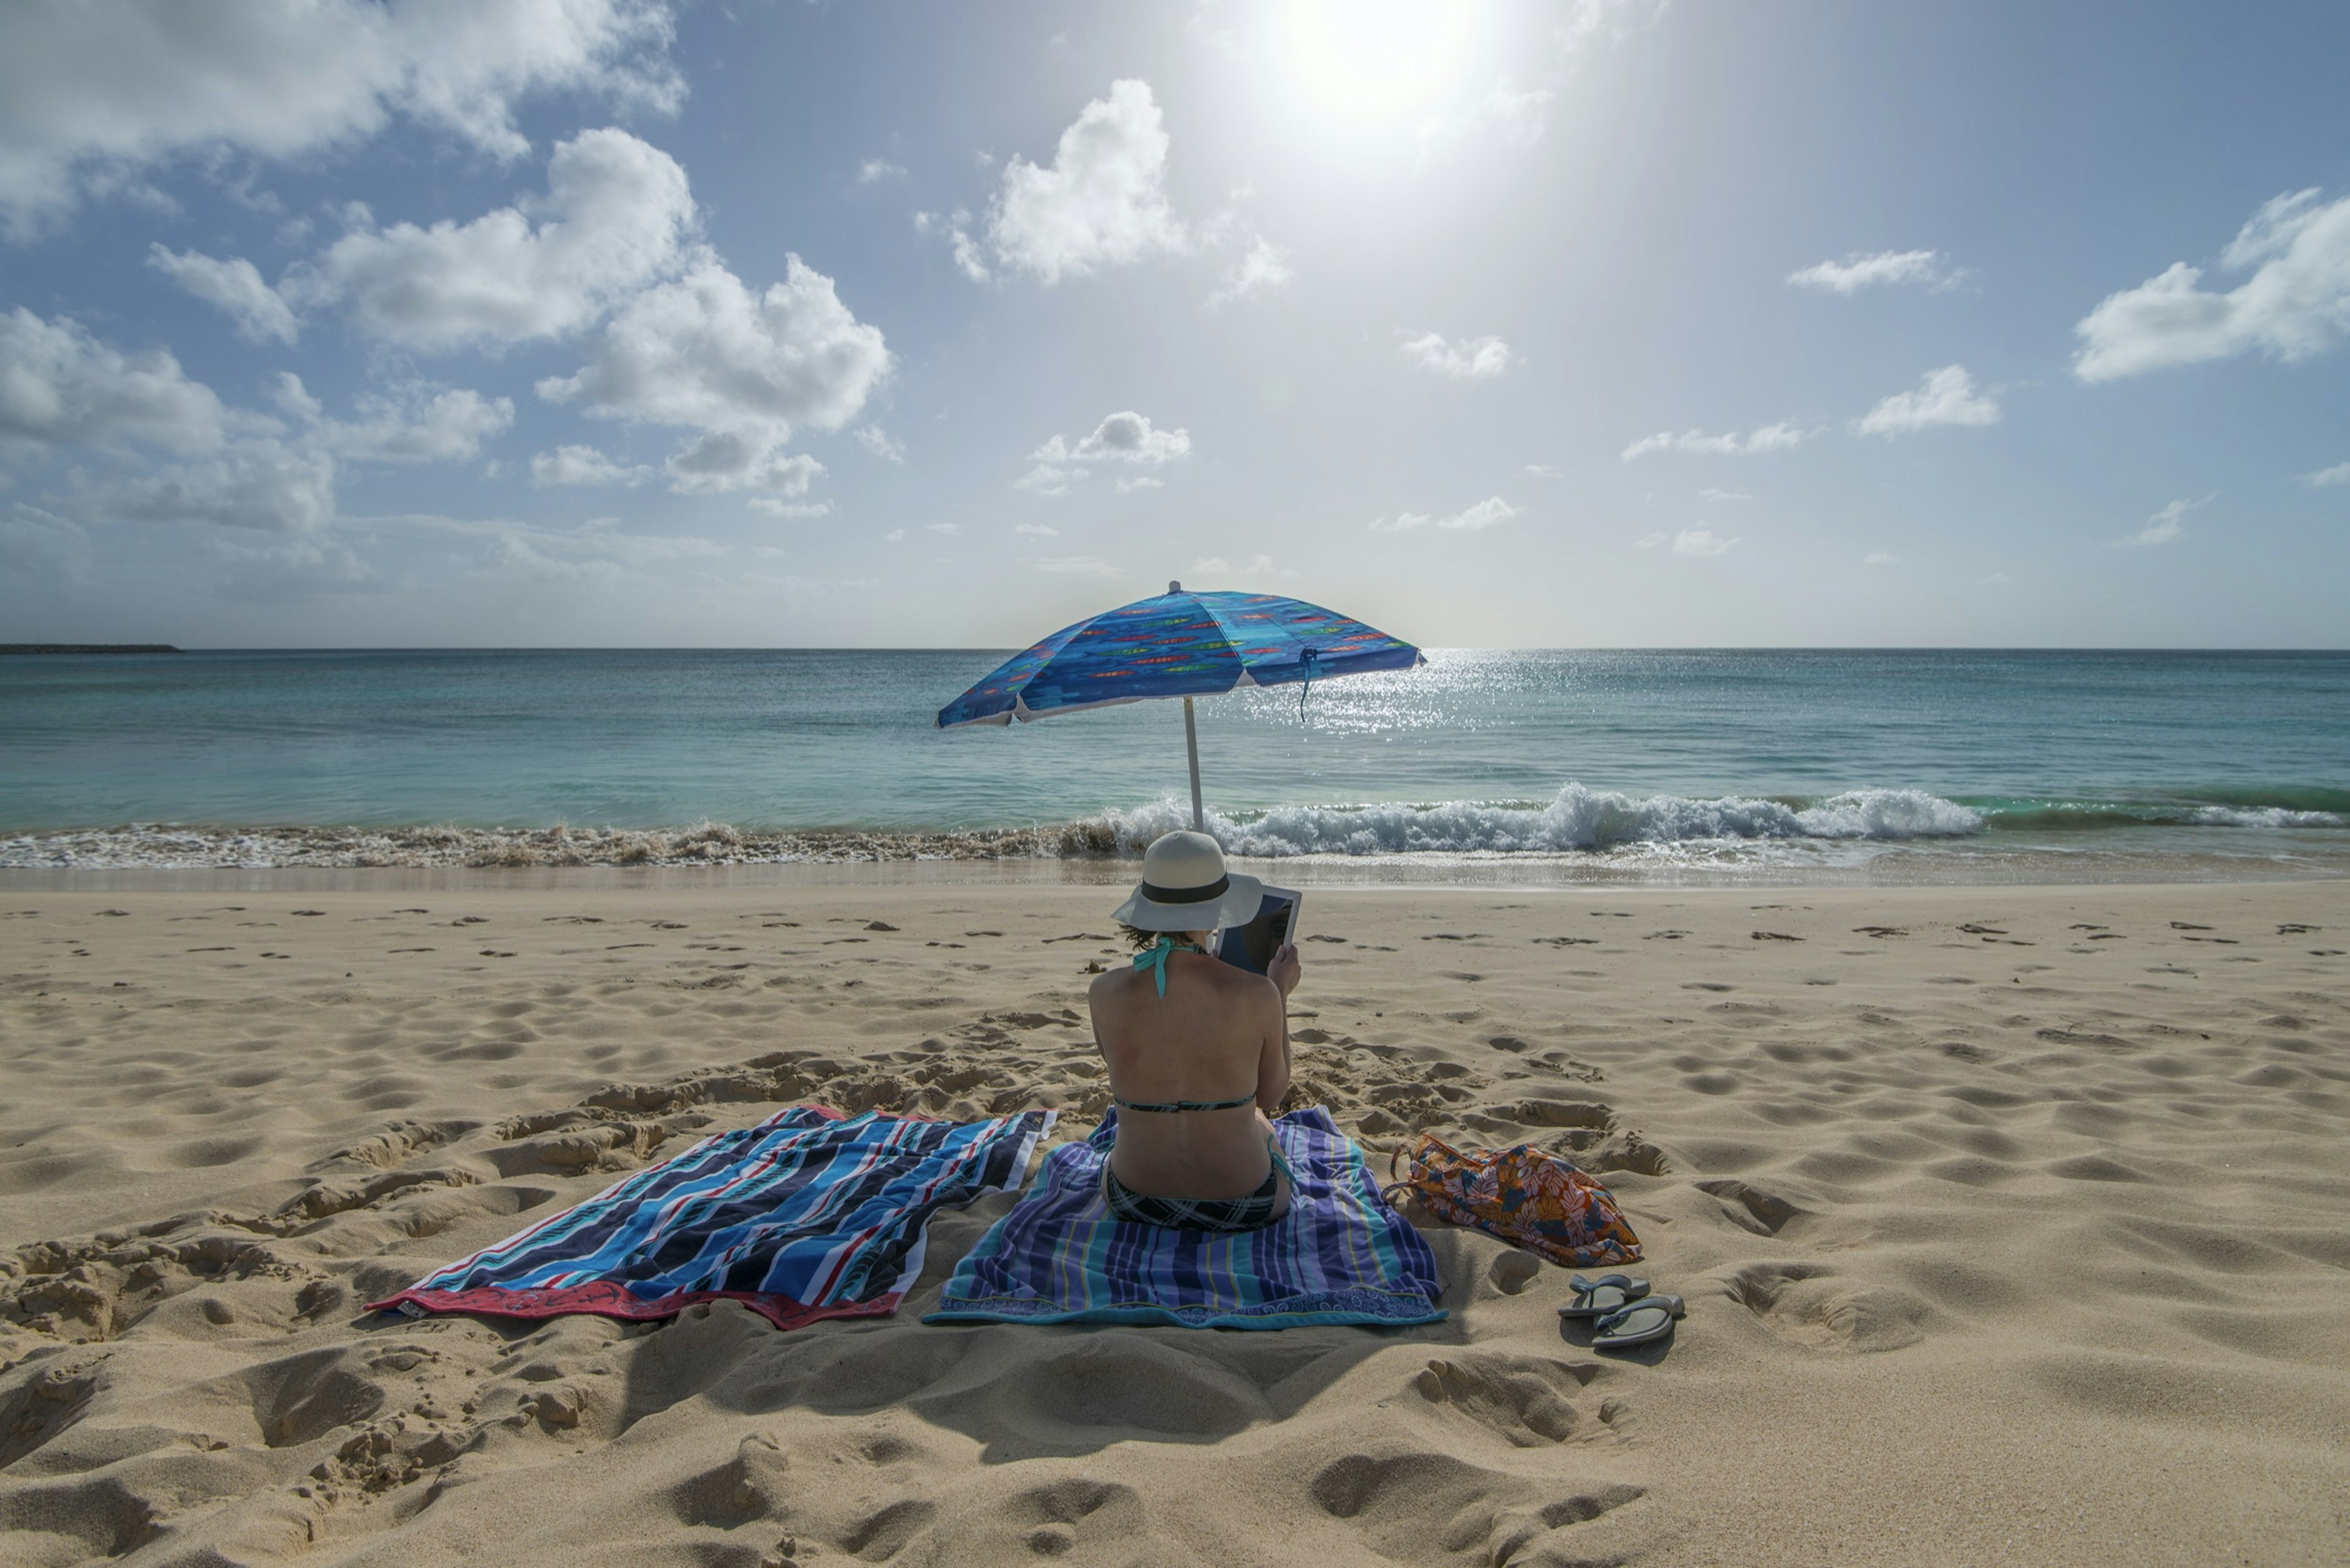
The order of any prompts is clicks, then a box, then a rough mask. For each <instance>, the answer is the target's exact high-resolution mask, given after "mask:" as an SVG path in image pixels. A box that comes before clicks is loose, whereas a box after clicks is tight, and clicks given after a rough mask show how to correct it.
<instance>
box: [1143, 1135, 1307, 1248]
mask: <svg viewBox="0 0 2350 1568" xmlns="http://www.w3.org/2000/svg"><path fill="white" fill-rule="evenodd" d="M1265 1142H1266V1145H1267V1146H1268V1147H1270V1148H1271V1149H1272V1151H1273V1168H1272V1169H1271V1170H1268V1171H1266V1172H1265V1173H1264V1185H1263V1187H1260V1188H1258V1189H1256V1190H1255V1191H1254V1192H1252V1193H1250V1194H1248V1195H1247V1196H1246V1197H1244V1198H1160V1197H1159V1196H1157V1195H1156V1194H1154V1193H1149V1192H1137V1191H1135V1190H1134V1189H1132V1188H1130V1187H1128V1186H1127V1185H1126V1183H1124V1182H1122V1181H1120V1180H1119V1179H1118V1172H1117V1171H1115V1170H1113V1169H1111V1168H1110V1166H1109V1162H1108V1161H1107V1160H1104V1161H1103V1162H1102V1197H1103V1199H1106V1200H1107V1202H1108V1204H1109V1211H1110V1212H1111V1213H1112V1214H1115V1215H1116V1216H1118V1218H1119V1219H1120V1220H1131V1221H1132V1222H1133V1223H1135V1224H1137V1225H1157V1226H1159V1227H1160V1228H1161V1229H1163V1230H1169V1231H1262V1230H1263V1229H1264V1228H1265V1227H1266V1226H1267V1225H1270V1224H1272V1223H1273V1206H1274V1203H1275V1202H1276V1201H1277V1200H1278V1199H1280V1197H1281V1178H1282V1176H1283V1174H1284V1172H1285V1171H1287V1170H1288V1168H1289V1167H1288V1165H1287V1164H1286V1163H1285V1162H1284V1160H1283V1159H1282V1158H1281V1149H1280V1147H1279V1146H1278V1145H1276V1144H1274V1142H1273V1140H1272V1139H1271V1138H1267V1139H1266V1140H1265Z"/></svg>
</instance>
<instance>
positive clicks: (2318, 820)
mask: <svg viewBox="0 0 2350 1568" xmlns="http://www.w3.org/2000/svg"><path fill="white" fill-rule="evenodd" d="M2189 821H2191V822H2193V823H2194V824H2195V826H2198V827H2350V817H2344V816H2343V815H2340V814H2339V813H2337V812H2331V811H2293V810H2291V809H2289V808H2287V807H2285V806H2282V805H2207V806H2202V807H2199V808H2198V809H2197V811H2196V813H2195V815H2193V816H2192V817H2190V818H2189Z"/></svg>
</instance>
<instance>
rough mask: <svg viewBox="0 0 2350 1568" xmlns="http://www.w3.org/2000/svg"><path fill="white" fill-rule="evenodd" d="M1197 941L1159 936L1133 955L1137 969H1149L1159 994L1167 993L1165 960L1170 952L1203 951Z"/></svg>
mask: <svg viewBox="0 0 2350 1568" xmlns="http://www.w3.org/2000/svg"><path fill="white" fill-rule="evenodd" d="M1204 951H1205V949H1203V948H1201V946H1200V945H1199V944H1198V943H1197V942H1179V941H1177V940H1175V939H1174V938H1173V937H1161V938H1159V940H1157V941H1155V942H1153V943H1151V944H1150V945H1149V947H1147V948H1145V949H1143V950H1141V951H1140V952H1139V953H1137V954H1135V955H1134V967H1135V968H1136V969H1137V970H1149V971H1150V978H1151V979H1152V980H1154V981H1157V982H1158V984H1159V995H1161V996H1165V995H1166V994H1167V960H1168V957H1169V955H1170V954H1172V953H1196V952H1204Z"/></svg>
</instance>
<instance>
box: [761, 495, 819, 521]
mask: <svg viewBox="0 0 2350 1568" xmlns="http://www.w3.org/2000/svg"><path fill="white" fill-rule="evenodd" d="M750 507H751V510H752V511H754V512H764V513H765V514H767V515H768V516H770V517H787V518H795V519H805V518H809V517H829V516H831V515H832V503H831V502H829V501H778V500H776V499H775V497H774V496H772V495H754V496H753V497H751V500H750Z"/></svg>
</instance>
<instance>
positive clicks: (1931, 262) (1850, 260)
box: [1787, 251, 1964, 294]
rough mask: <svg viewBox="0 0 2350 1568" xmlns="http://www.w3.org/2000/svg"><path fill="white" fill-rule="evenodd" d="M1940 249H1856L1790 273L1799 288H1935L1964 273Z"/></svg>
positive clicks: (1835, 290) (1952, 282) (1839, 291)
mask: <svg viewBox="0 0 2350 1568" xmlns="http://www.w3.org/2000/svg"><path fill="white" fill-rule="evenodd" d="M1962 276H1964V274H1962V273H1961V272H1960V270H1959V269H1958V268H1956V267H1954V266H1952V265H1950V261H1949V258H1947V257H1945V256H1944V255H1942V254H1940V253H1939V252H1937V251H1875V252H1869V253H1866V254H1864V253H1862V252H1859V251H1855V252H1854V253H1852V254H1850V255H1847V256H1846V257H1845V258H1844V260H1842V261H1824V262H1814V263H1813V264H1812V265H1810V266H1806V267H1798V268H1796V269H1795V270H1794V272H1791V273H1789V274H1788V275H1787V281H1788V282H1789V283H1790V284H1792V285H1794V286H1795V287H1797V288H1816V289H1820V290H1823V291H1825V292H1826V293H1829V294H1856V293H1858V292H1859V291H1860V290H1862V289H1864V288H1871V287H1877V286H1886V285H1890V284H1902V283H1921V284H1925V285H1927V286H1929V287H1931V288H1934V289H1936V290H1941V289H1946V288H1950V287H1952V286H1955V285H1956V284H1957V283H1958V281H1959V280H1960V277H1962Z"/></svg>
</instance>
